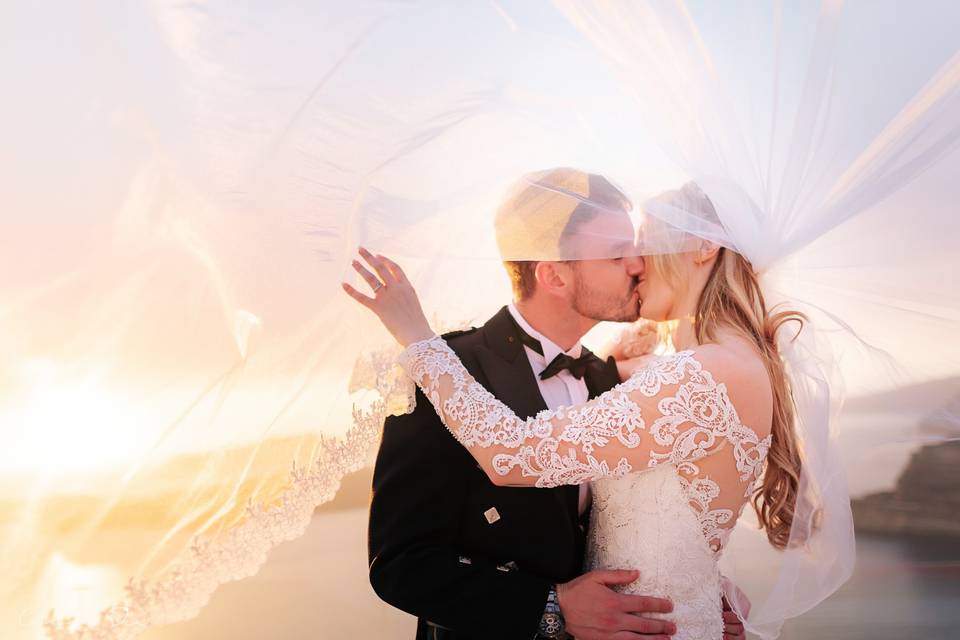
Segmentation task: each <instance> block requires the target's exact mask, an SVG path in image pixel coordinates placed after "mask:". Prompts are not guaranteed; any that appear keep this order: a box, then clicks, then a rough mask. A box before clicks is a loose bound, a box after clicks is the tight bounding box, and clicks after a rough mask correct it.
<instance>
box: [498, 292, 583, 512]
mask: <svg viewBox="0 0 960 640" xmlns="http://www.w3.org/2000/svg"><path fill="white" fill-rule="evenodd" d="M507 310H508V311H509V312H510V315H511V316H513V319H514V320H516V321H517V324H518V325H520V328H521V329H523V330H524V331H526V332H527V334H528V335H529V336H530V337H531V338H534V339H535V340H537V341H539V342H540V346H541V347H542V348H543V355H540V354H539V353H537V352H536V351H534V350H533V349H531V348H530V347H528V346H526V345H524V346H523V349H524V351H526V352H527V360H529V361H530V367H531V368H532V369H533V375H534V376H535V377H536V379H537V386H538V387H540V395H542V396H543V400H544V402H545V403H546V404H547V408H548V409H556V408H558V407H569V406H572V405H576V404H583V403H584V402H586V401H587V400H589V399H590V391H589V390H588V389H587V382H586V380H584V379H582V378H581V379H580V380H577V379H576V378H575V377H574V376H573V374H572V373H570V371H569V370H567V369H564V370H563V371H561V372H560V373H558V374H557V375H555V376H552V377H550V378H547V379H546V380H541V379H540V373H541V372H543V370H544V369H546V368H547V365H548V364H550V363H551V362H553V359H554V358H556V357H557V356H558V355H559V354H561V353H566V354H567V355H568V356H570V357H571V358H579V357H580V355H581V353H582V352H583V347H582V346H581V344H580V341H579V340H577V343H576V344H575V345H573V346H572V347H570V349H569V350H568V351H564V350H563V349H561V348H560V347H559V346H557V344H556V343H555V342H553V341H552V340H551V339H550V338H548V337H546V336H545V335H543V334H542V333H540V332H539V331H537V330H536V329H534V328H533V327H531V326H530V323H529V322H527V321H526V319H524V317H523V316H522V315H521V314H520V311H519V309H517V307H516V306H514V305H513V303H511V304H509V305H507ZM589 500H590V485H588V484H586V483H584V484H581V485H580V513H581V514H583V512H584V511H585V510H586V508H587V505H588V503H589Z"/></svg>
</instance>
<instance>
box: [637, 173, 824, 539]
mask: <svg viewBox="0 0 960 640" xmlns="http://www.w3.org/2000/svg"><path fill="white" fill-rule="evenodd" d="M691 189H696V185H686V186H685V187H684V188H683V190H682V191H683V192H687V194H686V195H689V191H690V190H691ZM697 191H699V189H697ZM673 193H677V192H673ZM699 195H700V198H699V200H700V202H701V203H702V204H701V206H699V207H698V209H700V208H706V211H698V214H700V215H707V216H712V217H713V218H714V219H715V220H716V219H717V217H716V212H715V210H714V209H713V204H712V203H711V202H710V201H709V199H708V198H707V197H706V196H705V195H703V194H702V192H700V193H699ZM717 221H718V222H719V220H717ZM651 258H652V260H653V264H654V268H655V269H657V270H658V271H659V272H660V273H661V274H662V275H663V277H664V278H665V279H666V280H667V281H668V282H670V283H671V284H677V283H678V280H679V269H678V266H679V263H678V259H677V254H662V255H655V256H651ZM695 319H696V321H695V325H694V327H695V334H696V337H697V341H698V342H699V343H700V344H703V343H705V342H708V341H715V340H716V337H717V330H718V329H719V328H721V327H727V328H731V329H733V330H735V331H738V332H740V333H741V334H742V335H743V336H744V337H745V338H747V339H748V340H749V341H750V342H751V343H752V344H753V345H754V346H755V347H756V348H757V350H758V352H759V353H760V356H761V357H762V359H763V362H764V365H765V366H766V369H767V374H768V375H769V377H770V385H771V388H772V390H773V424H772V432H771V433H772V442H771V445H770V452H769V454H768V455H767V460H766V468H765V470H764V474H763V482H762V483H761V484H760V485H759V486H758V487H757V489H756V490H755V491H754V493H753V495H752V496H751V503H752V504H753V507H754V509H755V510H756V512H757V518H758V520H759V522H760V526H761V527H762V528H763V529H764V530H765V531H766V533H767V538H768V539H769V540H770V544H772V545H773V546H774V547H776V548H778V549H784V548H786V547H787V545H788V544H789V541H790V531H791V528H792V526H793V517H794V511H795V509H796V505H797V496H798V491H799V486H800V471H801V468H802V461H801V454H800V446H799V443H798V441H797V435H796V429H795V422H796V407H795V405H794V401H793V394H792V391H791V388H790V381H789V380H788V378H787V374H786V370H785V367H784V363H783V360H782V358H781V357H780V351H779V348H778V346H777V332H778V330H779V329H780V328H781V327H783V325H784V324H786V323H788V322H791V321H795V322H797V323H798V324H799V325H800V327H799V329H798V332H797V333H798V334H799V330H802V328H803V325H804V322H805V321H806V320H807V317H806V316H805V315H803V314H802V313H800V312H797V311H790V310H780V311H778V310H776V309H768V308H767V305H766V301H765V300H764V297H763V292H762V290H761V288H760V281H759V278H758V277H757V274H756V272H754V270H753V266H752V265H751V264H750V262H749V261H748V260H747V259H746V258H745V257H743V256H742V255H741V254H739V253H736V252H735V251H731V250H729V249H726V248H724V247H721V248H720V250H719V252H718V254H717V259H716V262H715V263H714V265H713V268H712V270H711V272H710V276H709V277H708V279H707V283H706V285H705V286H704V288H703V291H702V292H701V293H700V297H699V299H698V300H697V307H696V311H695ZM794 339H796V337H794Z"/></svg>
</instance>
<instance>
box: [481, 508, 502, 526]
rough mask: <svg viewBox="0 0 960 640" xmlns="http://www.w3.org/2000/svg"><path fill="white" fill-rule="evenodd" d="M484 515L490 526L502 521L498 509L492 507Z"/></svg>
mask: <svg viewBox="0 0 960 640" xmlns="http://www.w3.org/2000/svg"><path fill="white" fill-rule="evenodd" d="M483 515H484V517H486V519H487V522H488V523H489V524H493V523H494V522H496V521H497V520H499V519H500V514H499V513H498V512H497V508H496V507H490V508H489V509H487V510H486V511H484V512H483Z"/></svg>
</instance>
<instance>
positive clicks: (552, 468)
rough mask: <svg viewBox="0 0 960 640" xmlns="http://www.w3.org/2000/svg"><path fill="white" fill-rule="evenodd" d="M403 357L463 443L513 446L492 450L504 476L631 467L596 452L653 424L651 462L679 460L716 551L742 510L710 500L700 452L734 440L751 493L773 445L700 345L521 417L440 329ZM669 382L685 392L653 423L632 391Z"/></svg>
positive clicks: (562, 480)
mask: <svg viewBox="0 0 960 640" xmlns="http://www.w3.org/2000/svg"><path fill="white" fill-rule="evenodd" d="M401 364H402V365H403V366H404V368H405V369H406V370H407V372H408V374H409V375H410V376H411V377H412V378H413V379H414V380H415V381H416V382H417V383H418V384H419V385H420V386H421V387H422V388H423V390H424V393H425V394H426V396H427V397H428V398H430V401H431V402H432V403H433V405H434V406H435V407H436V408H437V409H438V413H439V414H440V417H441V418H442V419H443V421H444V423H445V424H446V425H447V428H448V429H449V430H450V431H451V433H452V434H453V435H454V437H456V438H457V440H459V441H460V443H461V444H463V445H464V446H465V447H467V448H471V447H479V448H489V447H492V446H498V445H499V446H502V447H504V448H507V449H511V451H509V452H507V453H498V454H496V455H494V456H493V469H494V471H495V472H496V473H497V474H499V475H502V476H503V475H507V474H508V473H510V472H511V471H512V470H514V469H519V470H520V472H521V473H522V475H523V476H524V477H535V478H536V482H535V484H536V486H538V487H555V486H558V485H562V484H581V483H583V482H587V481H591V480H598V479H600V478H606V477H615V476H622V475H624V474H627V473H629V472H631V471H632V470H633V467H632V466H631V464H630V462H629V461H628V459H627V457H621V458H620V459H619V460H617V461H616V462H615V463H614V462H613V461H611V460H606V459H603V457H602V456H598V455H597V452H598V450H600V449H602V448H603V447H605V446H607V445H608V444H609V443H610V442H612V441H616V442H618V443H619V444H621V445H622V446H623V447H625V448H627V449H636V448H637V447H639V446H640V444H641V437H642V436H641V434H642V432H643V431H649V434H650V435H649V437H651V438H652V439H653V442H654V443H655V445H654V444H653V443H649V442H648V443H647V447H648V448H649V454H648V456H647V459H646V460H645V463H646V466H647V467H648V468H652V467H656V466H658V465H660V464H664V463H669V464H672V465H674V466H675V467H676V469H677V474H678V476H679V478H680V481H681V484H682V486H683V489H684V492H685V494H686V496H687V498H688V500H689V502H690V505H691V507H692V508H693V510H694V511H695V512H696V514H697V517H698V520H699V522H700V526H701V530H702V533H703V536H704V538H706V540H707V541H708V543H709V544H710V546H711V548H712V549H713V550H714V551H718V550H719V549H720V548H721V547H722V546H723V543H724V542H725V541H726V536H727V535H728V532H729V527H730V525H732V523H733V522H734V512H733V510H731V509H723V508H721V509H711V505H712V503H713V502H714V501H715V500H716V499H717V498H718V497H719V496H720V495H721V486H720V485H719V484H718V483H717V482H716V481H715V480H713V479H711V478H710V477H708V476H706V475H705V474H703V473H702V471H701V469H700V467H699V466H698V465H697V462H698V461H700V460H702V459H703V458H705V457H706V456H708V455H710V454H712V453H715V452H717V451H719V450H720V449H722V448H724V447H726V446H731V447H732V453H733V458H734V460H735V464H736V469H737V472H738V474H739V481H740V483H741V484H743V485H745V489H744V493H743V496H744V497H746V496H749V494H750V493H751V491H752V489H753V486H754V484H755V482H756V480H757V479H758V478H759V477H760V475H761V474H762V471H763V463H764V461H765V459H766V455H767V452H768V451H769V447H770V441H771V438H770V436H768V437H766V438H764V439H763V440H760V439H759V438H758V436H757V434H756V433H755V432H754V431H753V430H752V429H750V428H749V427H747V426H745V425H744V424H742V423H741V422H740V418H739V416H738V415H737V411H736V409H735V408H734V406H733V403H732V402H731V401H730V398H729V396H728V395H727V390H726V386H725V385H724V384H723V383H717V382H716V381H715V380H714V378H713V376H712V375H711V374H710V372H708V371H706V370H704V369H703V367H702V365H701V364H700V362H698V361H697V360H696V359H695V358H694V352H693V351H682V352H679V353H677V354H674V355H672V356H666V357H663V358H659V359H657V360H655V361H653V362H651V364H650V365H648V366H647V367H644V368H642V369H639V370H637V371H636V372H635V373H634V375H633V376H631V377H630V379H629V380H627V381H626V382H624V383H623V384H621V385H618V386H617V387H614V388H613V389H612V390H610V391H608V392H607V393H605V394H603V395H602V396H601V397H600V398H598V399H597V400H594V401H592V402H590V403H587V404H586V405H583V406H580V407H576V408H566V407H561V408H559V409H556V410H550V411H543V412H541V413H539V414H537V416H535V417H533V418H530V419H528V420H521V419H520V418H518V417H517V416H516V415H515V414H514V413H513V412H512V411H511V410H510V409H509V408H508V407H506V406H505V405H503V404H502V403H501V402H499V401H498V400H497V399H496V398H495V397H494V396H493V395H492V394H491V393H490V392H489V391H487V390H486V389H485V388H484V387H483V386H482V385H480V384H479V383H477V382H476V381H474V380H473V379H472V378H470V377H469V374H468V373H467V371H466V369H465V368H464V367H463V365H462V363H461V362H460V360H459V359H458V358H457V356H456V354H455V353H454V352H453V351H452V350H451V349H450V348H449V347H448V346H447V344H446V343H445V342H444V341H443V340H442V339H440V338H437V337H434V338H432V339H430V340H426V341H423V342H418V343H415V344H413V345H411V346H410V347H409V348H408V349H407V350H406V351H405V352H404V353H403V354H402V356H401ZM442 383H444V386H443V391H442V390H441V384H442ZM446 384H449V385H450V386H446ZM669 386H676V387H677V390H676V393H675V395H669V396H664V397H662V398H661V399H660V400H659V402H657V404H656V407H657V410H658V415H657V417H656V419H655V420H654V421H653V423H652V424H651V425H650V426H649V429H648V428H647V425H646V422H645V420H644V416H643V415H642V411H641V407H640V405H638V404H637V402H635V401H634V400H633V399H632V398H631V395H630V394H632V393H639V394H640V395H642V396H645V397H648V398H654V397H657V396H659V395H661V394H662V393H664V387H669ZM444 396H446V398H444ZM634 397H636V396H634ZM566 445H569V446H566ZM634 461H635V462H636V458H634ZM743 504H745V503H741V508H742V505H743Z"/></svg>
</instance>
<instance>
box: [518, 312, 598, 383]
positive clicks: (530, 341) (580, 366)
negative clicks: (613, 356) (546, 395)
mask: <svg viewBox="0 0 960 640" xmlns="http://www.w3.org/2000/svg"><path fill="white" fill-rule="evenodd" d="M511 319H512V318H511ZM513 324H514V325H515V326H516V328H517V335H518V336H519V337H520V342H521V343H522V344H523V345H524V346H526V347H530V348H531V349H533V350H534V351H536V352H537V353H539V354H540V355H543V345H541V344H540V341H539V340H537V339H536V338H534V337H533V336H531V335H530V334H529V333H527V332H526V331H524V330H523V327H521V326H520V325H519V324H518V323H517V322H516V321H515V320H514V323H513ZM599 361H600V358H598V357H597V356H595V355H593V353H591V352H590V351H588V350H587V349H584V350H583V353H582V354H581V356H580V357H579V358H574V357H572V356H568V355H567V354H565V353H560V354H557V357H556V358H554V359H553V361H552V362H551V363H550V364H548V365H547V368H546V369H544V370H543V371H541V372H540V379H541V380H546V379H547V378H552V377H553V376H555V375H557V374H558V373H560V372H561V371H563V370H564V369H566V370H568V371H569V372H570V374H571V375H572V376H573V377H574V378H576V379H577V380H580V379H581V378H583V374H584V373H586V371H587V367H589V366H590V364H591V363H593V362H599Z"/></svg>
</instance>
